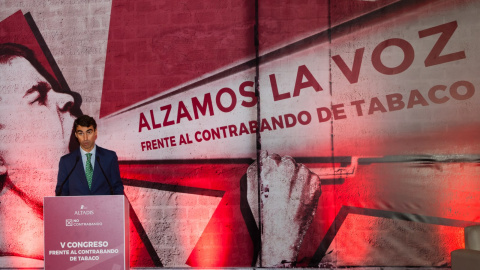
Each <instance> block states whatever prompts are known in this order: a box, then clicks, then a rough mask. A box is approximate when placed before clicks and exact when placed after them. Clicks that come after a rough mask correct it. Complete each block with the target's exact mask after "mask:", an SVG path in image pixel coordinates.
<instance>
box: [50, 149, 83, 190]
mask: <svg viewBox="0 0 480 270" xmlns="http://www.w3.org/2000/svg"><path fill="white" fill-rule="evenodd" d="M79 159H80V156H77V159H75V165H73V168H72V170H71V171H70V172H69V173H68V175H67V177H66V178H65V180H63V183H62V185H61V186H60V189H59V190H57V191H56V192H55V196H60V195H62V191H63V185H65V183H66V182H67V180H68V178H69V177H70V175H71V174H72V173H73V170H74V169H75V167H77V163H78V160H79Z"/></svg>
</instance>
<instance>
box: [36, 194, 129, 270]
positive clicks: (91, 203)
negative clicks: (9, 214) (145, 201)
mask: <svg viewBox="0 0 480 270" xmlns="http://www.w3.org/2000/svg"><path fill="white" fill-rule="evenodd" d="M43 202H44V208H43V224H44V240H45V244H44V247H45V248H44V258H45V269H46V270H55V269H62V270H66V269H71V270H77V269H78V270H80V269H105V270H107V269H108V270H110V269H112V270H123V269H125V270H128V269H130V249H129V241H130V235H129V234H130V229H129V222H130V221H129V207H130V205H129V203H128V201H127V199H126V198H125V196H123V195H110V196H71V197H45V198H44V201H43Z"/></svg>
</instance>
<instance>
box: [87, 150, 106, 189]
mask: <svg viewBox="0 0 480 270" xmlns="http://www.w3.org/2000/svg"><path fill="white" fill-rule="evenodd" d="M102 157H103V152H102V149H101V148H100V147H98V145H97V151H96V153H95V166H94V167H93V177H92V190H95V188H97V187H98V186H99V185H100V183H101V182H102V179H103V174H102V169H101V168H100V165H99V164H98V163H99V162H98V160H99V159H98V158H100V160H102ZM86 179H87V177H86V176H85V181H86Z"/></svg>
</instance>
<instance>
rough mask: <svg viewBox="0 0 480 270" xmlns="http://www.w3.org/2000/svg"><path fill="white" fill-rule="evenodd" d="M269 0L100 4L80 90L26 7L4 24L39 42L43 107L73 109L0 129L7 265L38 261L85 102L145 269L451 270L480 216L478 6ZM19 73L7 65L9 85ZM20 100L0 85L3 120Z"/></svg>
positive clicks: (430, 1) (471, 1) (0, 239)
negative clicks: (91, 84)
mask: <svg viewBox="0 0 480 270" xmlns="http://www.w3.org/2000/svg"><path fill="white" fill-rule="evenodd" d="M255 3H256V1H220V0H215V1H191V0H180V1H126V0H113V1H112V2H111V6H110V2H105V3H102V7H103V8H105V7H106V8H107V10H110V8H111V16H110V22H109V23H105V22H104V21H101V20H99V21H96V20H95V18H96V17H95V16H93V17H89V18H87V19H86V20H85V21H82V20H78V21H77V24H78V25H77V26H78V28H81V27H84V28H88V29H90V28H91V30H92V31H97V30H100V31H103V30H108V40H104V42H106V43H107V44H108V45H106V48H105V49H106V55H105V57H106V59H105V70H104V77H103V78H102V79H103V82H102V83H103V89H102V90H101V92H100V90H99V89H98V90H95V89H92V90H91V93H89V92H83V97H82V96H80V95H79V94H77V93H75V92H73V91H71V90H70V87H69V86H68V84H67V82H66V79H65V78H64V77H63V75H62V72H61V71H64V72H71V70H70V69H69V67H71V68H72V69H75V68H77V67H76V66H75V64H76V63H73V62H72V61H74V60H71V62H68V61H67V62H64V63H61V67H62V68H60V67H59V66H58V65H57V64H56V62H55V59H54V56H53V55H52V53H51V52H50V50H49V47H48V46H47V44H46V42H45V40H43V37H42V34H41V33H40V30H39V28H38V26H43V27H46V26H45V25H48V24H47V23H45V21H42V23H41V24H39V25H38V26H37V24H36V23H35V21H34V18H33V17H32V15H31V14H29V13H27V14H25V15H23V13H22V12H21V11H18V12H16V13H14V14H13V15H11V16H10V17H8V18H6V19H4V20H3V21H2V22H1V23H0V43H1V44H0V45H1V46H5V43H16V44H20V45H24V46H26V47H28V48H30V49H31V50H32V51H33V52H34V54H35V55H36V57H37V58H38V61H39V64H40V66H42V67H43V68H44V69H45V70H46V73H42V74H41V75H43V76H44V77H45V76H46V77H48V78H47V79H49V80H48V81H49V82H50V83H51V89H53V91H45V95H46V96H47V97H49V98H50V97H52V96H53V94H55V93H56V94H62V95H63V96H65V95H67V96H68V97H69V98H68V99H62V100H64V103H62V104H60V103H59V102H56V101H55V102H54V101H53V98H52V99H48V98H44V99H42V98H41V97H39V98H37V99H36V100H34V102H31V103H30V104H29V105H30V106H31V105H34V106H36V105H37V103H36V102H37V101H38V100H40V101H41V102H39V104H38V105H39V106H40V107H42V108H43V107H48V108H50V109H51V111H50V113H51V114H47V113H38V114H36V113H30V111H29V110H28V111H27V110H25V111H22V112H21V116H24V117H23V120H22V118H20V119H21V120H17V121H16V122H22V124H23V121H25V123H26V124H25V126H21V127H18V128H17V129H16V130H15V132H16V133H12V132H11V131H9V130H8V129H7V128H6V125H5V124H4V122H0V139H2V140H3V141H5V142H8V143H4V144H2V146H1V148H0V155H1V156H0V158H1V159H0V177H1V178H0V188H2V189H1V190H0V191H1V192H0V201H1V202H2V205H8V206H11V207H10V208H3V206H2V205H0V224H5V225H6V226H3V227H4V228H2V229H1V230H0V267H9V266H10V265H9V264H8V261H7V262H6V261H5V260H4V259H5V258H6V257H10V256H12V257H14V258H13V261H20V258H29V259H35V260H37V261H41V259H42V258H43V255H42V254H43V253H42V247H41V239H42V235H41V224H42V217H41V212H42V208H43V206H42V203H41V198H42V197H43V196H50V195H52V193H53V188H52V187H54V183H53V182H54V180H52V179H55V175H56V166H57V164H58V159H59V157H60V156H61V155H63V154H65V153H66V152H68V150H73V149H74V148H75V147H78V145H76V144H75V140H71V139H72V137H71V136H70V134H69V131H68V130H69V127H70V126H71V121H70V120H72V119H73V117H75V116H78V115H80V114H81V113H82V110H83V112H93V113H94V114H97V115H95V116H98V118H99V121H98V123H99V127H101V128H100V129H99V130H101V136H99V140H98V142H99V144H100V145H101V146H106V147H107V148H109V149H113V150H115V151H116V152H117V154H118V157H119V160H120V171H121V177H122V181H123V183H124V185H125V196H126V197H127V198H128V200H129V201H130V203H131V206H132V208H131V212H130V217H131V220H130V228H131V232H132V233H131V239H130V241H131V266H132V267H188V266H191V267H254V266H259V267H273V268H277V267H330V268H331V267H365V266H378V267H383V266H392V267H393V266H395V267H406V266H416V267H427V266H430V267H448V266H449V265H450V264H451V261H450V252H451V251H452V250H455V249H459V248H462V247H463V245H464V244H463V228H464V227H465V226H468V225H472V224H479V222H480V216H479V214H478V213H479V211H478V210H479V209H480V186H479V185H478V181H477V180H476V179H478V176H479V175H480V171H479V166H478V161H479V160H480V154H479V153H480V141H479V138H480V137H479V136H478V133H479V131H480V130H479V126H480V125H479V122H478V119H477V117H476V116H477V115H478V113H479V111H478V110H479V109H478V106H477V105H478V103H479V102H480V98H479V96H478V91H477V86H478V85H479V84H480V81H479V80H480V79H478V78H477V77H478V76H476V70H478V68H480V67H479V63H480V59H479V56H480V54H478V51H479V50H480V47H479V46H478V45H477V43H478V42H476V39H475V37H474V35H472V33H477V32H478V31H480V24H479V23H478V19H477V13H478V10H480V1H477V0H461V1H440V0H438V1H437V0H424V1H407V0H403V1H402V0H398V1H395V0H379V1H360V0H359V1H352V0H341V1H326V0H325V1H280V2H279V1H270V0H268V1H258V7H257V6H255ZM58 5H59V6H63V5H67V4H58ZM71 5H72V6H67V8H65V10H63V11H64V12H65V13H67V14H73V16H75V14H76V13H78V12H79V8H78V6H75V5H76V4H73V3H71ZM92 5H93V4H92ZM72 7H75V8H72ZM33 8H34V7H32V9H33ZM81 8H90V9H94V8H93V7H90V6H88V5H87V7H85V6H82V7H81ZM72 10H73V11H72ZM104 11H105V9H98V10H94V11H93V12H92V13H93V14H95V15H96V16H98V14H99V13H101V12H104ZM59 12H60V11H59ZM39 16H41V15H39ZM256 16H257V17H256ZM257 19H258V32H257V33H256V32H255V23H256V22H257ZM85 22H86V23H85ZM84 23H85V24H84ZM102 24H104V25H103V27H102ZM107 25H109V28H108V27H107ZM62 27H66V28H68V27H69V26H68V24H67V23H66V24H65V25H63V26H62ZM47 28H48V27H47ZM78 28H75V29H76V30H78ZM105 33H106V32H105ZM255 38H258V47H257V48H256V47H255ZM82 41H84V42H85V44H87V43H88V41H89V40H87V39H85V40H82ZM59 43H61V42H59ZM49 45H50V46H51V45H55V46H59V48H57V50H56V52H57V53H59V54H60V55H59V56H65V55H66V54H68V52H65V51H64V50H62V45H61V44H49ZM2 48H3V47H2ZM257 52H258V54H259V55H258V56H259V57H258V58H255V54H256V53H257ZM79 57H90V56H89V55H87V56H85V55H81V56H79ZM69 59H75V58H74V57H72V58H69ZM2 61H3V62H2ZM11 64H12V63H11V62H8V61H6V62H5V61H4V60H2V58H1V57H0V67H1V68H3V69H0V72H1V74H0V75H1V76H2V83H4V81H3V80H4V79H3V78H4V76H6V75H9V74H10V75H11V72H10V71H11ZM6 67H7V68H6ZM90 68H91V67H89V66H87V67H83V69H86V70H90ZM78 69H82V67H78ZM28 70H29V69H28V68H27V67H24V69H23V70H20V71H19V72H17V73H16V74H14V75H16V76H10V77H9V79H8V82H10V80H11V81H13V79H12V78H16V77H19V78H23V77H21V76H22V75H25V74H23V73H27V71H28ZM95 71H96V72H98V70H95ZM9 72H10V73H9ZM76 72H77V73H79V71H78V70H77V71H76ZM47 73H48V74H51V75H50V76H48V74H47ZM72 73H75V72H72ZM5 74H6V75H5ZM82 74H83V73H82ZM69 75H70V76H72V77H73V78H76V79H78V80H80V81H81V80H86V81H88V80H93V79H91V78H87V79H85V78H83V77H82V76H78V77H75V76H73V75H72V74H69ZM50 77H51V78H50ZM72 77H70V78H72ZM35 78H37V77H35ZM38 78H40V77H38ZM40 79H41V78H40ZM44 79H45V78H44ZM23 81H26V80H23ZM17 88H19V87H18V85H17V84H15V83H10V84H7V86H4V85H3V84H2V88H0V91H1V93H0V95H2V96H0V104H1V107H0V111H1V115H2V117H0V119H1V120H2V121H6V120H8V119H10V118H12V117H13V116H15V115H16V111H17V110H18V108H17V107H15V106H16V105H15V104H13V105H12V104H5V102H4V100H6V96H3V95H5V94H9V93H14V92H15V91H17V90H18V89H17ZM51 89H50V90H51ZM21 90H25V89H21ZM256 90H258V91H256ZM89 91H90V90H89ZM27 92H28V91H27ZM30 92H32V91H30ZM39 92H41V91H39ZM28 93H29V92H28ZM28 93H25V96H28V95H26V94H28ZM85 93H87V94H85ZM92 93H95V94H98V97H100V96H101V100H95V99H94V98H91V97H92V96H94V95H93V94H92ZM25 96H23V97H22V98H25ZM40 96H41V95H40ZM89 98H90V99H89ZM59 100H60V99H59ZM2 102H3V103H2ZM58 104H60V105H58ZM80 106H81V108H80ZM49 115H53V116H55V117H56V118H59V121H60V123H61V124H62V125H63V126H64V127H63V126H62V131H55V130H53V128H54V127H56V125H54V120H52V119H54V118H49ZM4 116H7V117H4ZM34 116H40V119H39V120H38V121H37V122H34V123H32V124H31V125H32V127H31V126H30V125H28V122H27V121H26V120H32V119H36V118H35V117H34ZM56 118H55V121H58V120H57V119H56ZM5 123H6V122H5ZM39 123H40V124H39ZM56 123H57V122H55V124H56ZM32 129H33V132H32ZM32 133H33V135H32ZM38 134H40V135H41V136H43V138H41V140H36V137H40V136H38ZM60 134H61V135H62V136H60ZM32 137H34V138H33V139H32ZM60 137H61V138H60ZM45 138H47V139H45ZM30 139H32V140H31V141H30ZM40 141H41V142H40ZM14 143H16V144H14ZM10 145H20V146H22V147H23V148H21V150H20V152H21V154H22V155H20V158H18V159H16V160H13V159H8V157H10V156H11V155H9V153H12V152H14V151H11V150H12V149H11V148H13V147H10ZM38 146H41V147H39V148H41V149H40V150H43V149H49V151H46V152H47V154H48V155H46V156H45V157H44V155H43V154H42V153H41V152H42V151H40V150H37V148H38ZM32 149H33V150H35V151H33V150H32ZM14 153H15V152H14ZM38 156H42V158H41V159H39V158H38ZM290 156H293V157H290ZM32 164H34V165H35V166H34V165H32ZM47 173H48V174H47ZM20 176H21V177H20ZM19 179H20V180H19ZM22 179H33V180H32V181H30V182H26V181H21V180H22ZM52 183H53V184H52ZM50 191H51V192H50ZM12 216H13V217H12ZM17 236H18V239H17ZM12 243H13V244H12Z"/></svg>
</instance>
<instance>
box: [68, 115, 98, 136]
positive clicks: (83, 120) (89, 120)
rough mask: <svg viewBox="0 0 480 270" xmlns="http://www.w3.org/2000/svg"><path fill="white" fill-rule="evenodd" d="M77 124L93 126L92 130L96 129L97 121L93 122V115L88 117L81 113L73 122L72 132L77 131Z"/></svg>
mask: <svg viewBox="0 0 480 270" xmlns="http://www.w3.org/2000/svg"><path fill="white" fill-rule="evenodd" d="M78 126H82V127H89V126H93V130H97V122H95V119H93V117H90V116H88V115H82V116H80V117H78V118H77V119H75V122H73V132H75V131H77V127H78Z"/></svg>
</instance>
